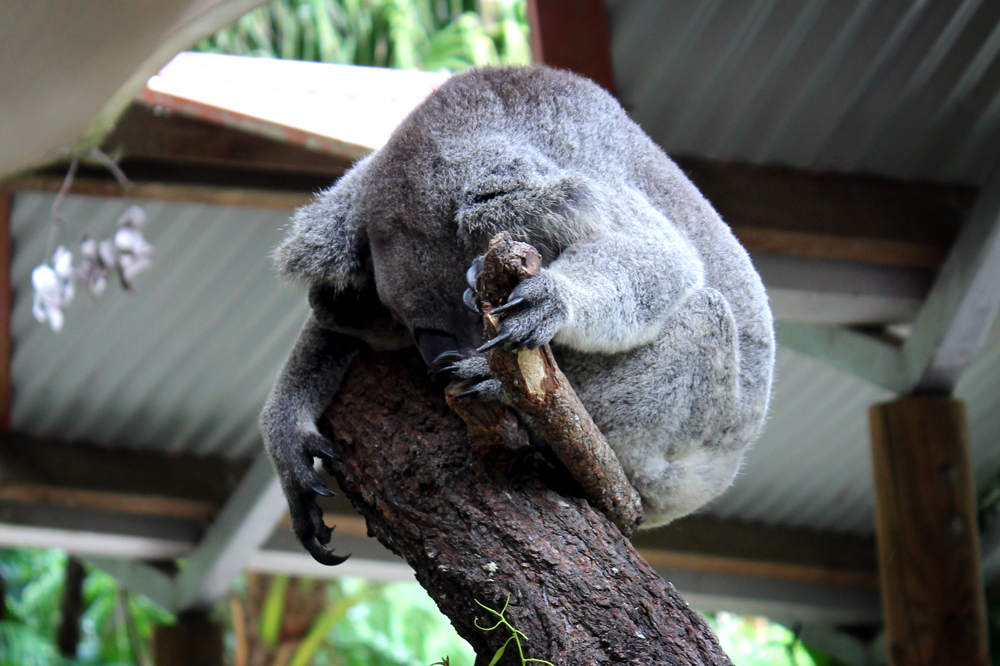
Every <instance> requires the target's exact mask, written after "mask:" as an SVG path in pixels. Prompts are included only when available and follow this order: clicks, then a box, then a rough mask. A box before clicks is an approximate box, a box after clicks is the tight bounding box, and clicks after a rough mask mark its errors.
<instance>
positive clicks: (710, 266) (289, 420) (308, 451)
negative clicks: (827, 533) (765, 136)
mask: <svg viewBox="0 0 1000 666" xmlns="http://www.w3.org/2000/svg"><path fill="white" fill-rule="evenodd" d="M500 231H508V232H510V233H511V234H512V235H513V236H514V238H515V239H517V240H523V241H526V242H528V243H531V244H532V245H534V246H535V247H536V248H538V249H539V251H540V252H541V253H542V255H543V265H544V268H543V269H542V272H541V274H540V275H538V276H537V277H533V278H530V279H528V280H526V281H525V282H523V283H522V284H521V285H520V286H519V287H518V288H517V290H516V291H515V294H514V295H512V299H513V297H514V296H519V297H522V298H524V302H523V303H522V306H521V307H520V308H519V309H517V310H514V313H513V314H510V315H508V316H507V318H506V319H505V320H504V322H503V323H502V325H501V328H500V333H501V335H503V334H505V333H506V334H508V339H507V344H508V345H509V346H513V347H519V346H537V345H540V344H543V343H545V342H549V341H551V342H552V343H553V351H554V352H555V353H556V355H557V359H558V362H559V364H560V367H561V368H562V369H563V371H564V372H565V373H566V375H567V376H568V377H569V379H570V381H571V382H572V384H573V386H574V387H575V388H576V390H577V392H578V394H579V396H580V399H581V400H582V401H583V404H584V405H585V406H586V408H587V410H588V411H589V412H590V414H591V415H592V416H593V418H594V421H595V422H596V423H597V425H598V427H599V428H600V429H601V431H602V432H603V433H604V435H605V436H606V437H607V440H608V442H609V443H610V444H611V446H612V448H614V450H615V452H616V453H617V455H618V458H619V460H620V461H621V464H622V466H623V468H624V470H625V472H626V474H627V475H628V478H629V479H630V480H631V482H632V484H633V485H634V486H635V488H636V489H637V490H638V491H639V494H640V495H641V496H642V500H643V508H644V510H645V514H646V523H645V526H647V527H654V526H657V525H663V524H665V523H667V522H669V521H671V520H674V519H676V518H679V517H681V516H684V515H686V514H688V513H690V512H692V511H694V510H695V509H697V508H698V507H700V506H702V505H703V504H705V503H706V502H708V501H709V500H711V499H712V498H714V497H715V496H717V495H718V494H719V493H721V492H722V491H723V490H724V489H725V488H726V487H727V486H728V485H729V484H730V483H731V482H732V479H733V477H734V475H735V474H736V471H737V469H738V468H739V465H740V462H741V460H742V457H743V453H744V451H745V449H746V447H747V445H748V444H749V443H750V442H751V441H752V440H753V439H754V437H755V436H756V435H757V433H758V431H759V430H760V428H761V424H762V423H763V420H764V415H765V412H766V410H767V404H768V399H769V395H770V387H771V376H772V369H773V364H774V333H773V322H772V317H771V311H770V309H769V307H768V302H767V296H766V294H765V292H764V287H763V284H762V283H761V280H760V278H759V277H758V275H757V273H756V271H755V270H754V268H753V266H752V265H751V263H750V259H749V257H748V256H747V254H746V252H745V251H744V250H743V248H742V247H740V245H739V243H737V241H736V239H735V238H734V237H733V235H732V233H731V232H730V230H729V228H728V227H727V226H726V225H725V224H724V223H723V221H722V220H721V219H720V217H719V216H718V214H717V213H716V212H715V211H714V210H713V209H712V207H711V205H710V204H709V203H708V202H707V201H706V200H705V198H704V197H702V195H701V194H700V193H699V192H698V190H697V189H696V188H695V187H694V185H692V184H691V182H690V181H689V180H688V179H687V178H686V177H685V176H684V174H683V173H682V172H681V171H680V169H679V168H678V167H677V166H676V165H675V164H674V163H673V162H672V161H671V160H670V159H669V158H667V156H666V155H665V154H664V153H663V152H662V151H661V150H660V149H659V148H658V147H657V146H656V145H654V144H653V142H652V141H651V140H650V139H649V138H648V137H647V136H646V135H645V134H644V133H643V132H642V131H641V130H640V129H639V127H638V126H637V125H636V124H635V123H633V122H632V121H631V120H630V119H629V118H628V117H627V116H626V114H625V112H624V111H623V110H622V109H621V107H620V106H619V105H618V103H617V102H616V101H615V100H614V99H613V98H612V97H611V96H610V95H609V94H607V93H606V92H605V91H604V90H602V89H601V88H599V87H598V86H596V85H595V84H593V83H591V82H590V81H587V80H585V79H583V78H580V77H578V76H575V75H572V74H569V73H567V72H562V71H557V70H552V69H548V68H545V67H532V68H527V69H481V70H474V71H470V72H467V73H464V74H460V75H457V76H455V77H453V78H451V79H450V80H449V81H448V82H447V83H445V84H444V85H443V86H442V87H441V88H439V89H438V90H437V91H436V92H434V93H433V94H432V95H431V96H430V97H428V98H427V100H426V101H425V102H424V103H423V104H421V105H420V106H419V107H418V108H417V109H415V110H414V111H413V112H412V113H411V114H410V115H409V117H407V118H406V120H404V121H403V123H402V124H401V125H400V126H399V127H398V128H397V130H396V131H395V133H394V134H393V135H392V137H391V138H390V140H389V142H388V143H387V144H386V145H385V147H383V148H382V149H380V150H378V151H377V152H375V153H374V154H372V155H370V156H369V157H367V158H366V159H364V160H362V161H360V162H359V163H358V164H357V165H356V166H355V167H354V168H353V169H351V171H350V172H349V173H347V174H346V175H345V176H344V177H343V178H342V179H341V180H340V181H338V182H337V183H336V184H335V185H334V186H333V187H332V188H330V189H329V190H327V191H326V192H324V193H322V194H321V195H320V196H319V198H318V200H317V201H316V202H315V203H313V204H311V205H309V206H306V207H304V208H302V209H300V210H299V211H297V212H296V214H295V217H294V218H293V220H292V229H291V232H290V233H289V235H288V237H287V239H286V240H285V241H284V242H283V243H282V245H281V246H280V247H278V248H277V250H276V251H275V253H274V256H275V259H276V262H277V265H278V267H279V269H280V271H281V273H283V274H284V275H285V276H287V277H289V278H291V279H293V280H296V281H299V282H302V283H305V284H306V285H308V286H309V287H310V288H311V291H310V302H311V304H312V306H313V315H312V316H311V317H310V319H309V321H308V322H307V323H306V325H305V328H304V330H303V331H302V334H301V336H300V338H299V341H298V343H297V344H296V345H295V348H294V349H293V350H292V354H291V357H290V358H289V360H288V362H287V364H286V366H285V368H284V370H283V371H282V373H281V376H280V377H279V379H278V381H277V384H276V385H275V388H274V390H273V391H272V393H271V396H270V397H269V399H268V401H267V404H266V406H265V408H264V411H263V413H262V415H261V424H262V429H263V432H264V436H265V441H266V444H267V448H268V451H269V452H270V455H271V457H272V460H273V461H274V464H275V467H276V468H277V470H278V472H279V474H280V477H281V481H282V484H283V487H284V490H285V494H286V496H287V497H288V500H289V504H290V506H291V514H292V519H293V523H294V525H295V529H296V533H297V534H298V536H299V538H300V539H302V541H303V543H304V544H305V545H306V547H307V548H308V549H309V550H310V552H312V553H313V555H314V556H315V557H317V559H319V560H320V561H325V562H336V561H338V560H339V558H337V557H335V556H333V555H332V554H331V552H330V551H328V550H326V549H325V548H324V547H323V545H322V544H326V543H328V542H329V538H330V533H329V530H328V529H327V528H326V527H325V526H324V525H323V523H322V516H321V514H320V512H319V509H317V508H316V505H315V502H314V499H315V494H316V492H323V490H324V489H323V488H322V486H321V482H320V481H319V477H318V476H317V475H316V473H315V472H314V471H313V457H314V456H326V457H327V458H335V455H334V454H333V452H332V451H330V449H329V445H328V444H327V443H326V441H325V440H324V439H323V437H322V436H321V435H320V434H319V432H318V431H317V429H316V420H317V418H318V417H319V416H320V414H321V413H322V411H323V409H324V408H325V407H326V406H327V405H328V404H329V402H330V401H331V399H332V397H333V395H334V393H335V392H336V390H337V388H338V385H339V383H340V379H341V378H342V376H343V373H344V371H345V370H346V368H347V366H348V364H349V362H350V360H351V358H352V357H353V355H354V353H355V352H356V350H357V348H358V344H359V340H364V341H365V342H367V343H368V344H371V345H372V346H375V347H378V348H398V347H402V346H406V345H409V344H414V343H416V344H417V346H418V347H419V349H420V351H421V354H422V355H423V357H424V359H425V360H426V361H427V362H428V363H430V362H431V361H432V360H433V359H434V358H435V357H436V356H438V354H441V353H442V352H449V351H454V350H467V351H465V352H463V354H462V355H461V356H458V355H456V354H452V355H451V356H450V357H451V358H452V359H457V360H455V362H454V363H453V364H452V365H451V366H450V367H449V370H450V371H451V372H452V373H453V376H455V377H458V378H464V379H467V380H468V381H469V383H470V385H472V384H475V385H476V386H477V387H478V388H479V389H481V393H482V394H483V396H484V397H500V398H502V390H501V389H499V388H498V383H497V382H496V380H492V379H491V378H490V377H489V369H488V366H487V364H486V363H485V359H484V358H483V357H482V355H481V354H477V353H476V352H471V351H468V350H473V349H475V348H476V347H477V346H479V345H480V344H481V343H482V340H481V337H482V324H481V320H480V318H479V317H478V316H477V315H476V314H474V313H471V312H469V311H468V310H467V308H466V307H464V305H463V291H464V290H465V288H466V284H465V278H464V274H465V267H467V266H469V265H470V264H471V263H472V262H473V261H474V259H475V258H476V257H477V255H480V254H482V253H483V252H484V251H485V249H486V244H487V243H488V241H489V240H490V239H491V238H492V237H493V236H494V235H495V234H496V233H498V232H500ZM445 356H446V357H447V356H448V355H447V354H446V355H445ZM334 462H335V460H334ZM317 484H319V486H317Z"/></svg>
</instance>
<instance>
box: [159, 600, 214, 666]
mask: <svg viewBox="0 0 1000 666" xmlns="http://www.w3.org/2000/svg"><path fill="white" fill-rule="evenodd" d="M222 654H223V649H222V625H221V624H219V623H218V622H212V621H211V620H209V619H208V616H207V615H206V614H204V613H185V614H183V615H181V616H180V617H178V618H177V623H176V624H172V625H160V626H158V627H156V631H155V633H154V634H153V663H154V664H155V666H222Z"/></svg>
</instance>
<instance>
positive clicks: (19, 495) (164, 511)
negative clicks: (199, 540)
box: [0, 483, 219, 520]
mask: <svg viewBox="0 0 1000 666" xmlns="http://www.w3.org/2000/svg"><path fill="white" fill-rule="evenodd" d="M0 502H20V503H24V504H48V505H52V506H66V507H78V508H81V509H97V510H100V511H113V512H119V513H137V514H140V515H145V516H163V517H166V518H184V519H191V520H211V519H212V517H213V516H215V513H216V512H217V511H218V509H219V505H218V504H217V503H216V502H206V501H202V500H192V499H184V498H181V497H165V496H162V495H146V494H137V493H120V492H108V491H103V490H83V489H79V488H60V487H58V486H50V485H45V484H41V483H4V484H2V485H0Z"/></svg>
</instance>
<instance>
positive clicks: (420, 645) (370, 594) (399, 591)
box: [304, 579, 475, 666]
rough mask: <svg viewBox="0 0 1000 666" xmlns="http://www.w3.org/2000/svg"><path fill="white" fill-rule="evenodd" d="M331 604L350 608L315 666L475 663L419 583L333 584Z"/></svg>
mask: <svg viewBox="0 0 1000 666" xmlns="http://www.w3.org/2000/svg"><path fill="white" fill-rule="evenodd" d="M330 600H331V602H330V606H329V607H328V608H333V607H337V606H338V605H339V606H340V607H343V606H345V605H347V604H346V603H345V602H344V600H348V601H349V602H350V605H349V606H348V607H347V608H344V612H343V615H341V616H339V617H337V618H336V619H335V621H330V622H328V623H327V627H325V628H324V629H325V630H324V632H323V633H324V636H325V638H324V640H323V641H322V643H321V644H320V645H318V646H317V648H316V652H315V656H314V658H313V659H314V660H313V662H312V663H313V664H315V665H316V666H326V665H328V664H331V665H332V664H340V665H343V666H427V664H430V663H432V662H435V661H440V660H441V658H442V656H448V657H449V661H450V663H451V664H453V665H454V666H471V665H472V664H473V662H474V661H475V653H474V652H473V651H472V648H471V647H470V646H469V644H468V643H466V642H465V641H464V640H462V638H461V637H460V636H459V635H458V634H457V633H456V632H455V629H454V628H453V627H452V626H451V623H450V622H449V621H448V618H446V617H445V616H444V615H442V614H441V611H439V610H438V608H437V605H436V604H435V603H434V601H433V600H432V599H431V598H430V597H429V596H428V595H427V593H426V592H425V591H424V589H423V588H421V587H420V586H419V585H417V584H416V583H387V584H383V585H373V584H370V583H368V582H366V581H364V580H361V579H343V580H339V581H333V582H331V584H330ZM320 624H321V622H319V621H318V622H317V623H316V624H315V625H314V627H313V629H314V631H315V630H316V629H317V627H318V626H319V625H320ZM312 634H313V632H310V635H312ZM307 641H309V637H307V638H306V641H304V643H305V642H307Z"/></svg>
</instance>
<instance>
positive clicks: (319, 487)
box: [312, 482, 337, 497]
mask: <svg viewBox="0 0 1000 666" xmlns="http://www.w3.org/2000/svg"><path fill="white" fill-rule="evenodd" d="M312 491H313V492H314V493H316V494H317V495H322V496H323V497H334V496H336V494H337V493H335V492H333V491H332V490H330V489H329V488H327V487H326V484H324V483H322V482H320V483H314V484H312Z"/></svg>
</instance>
